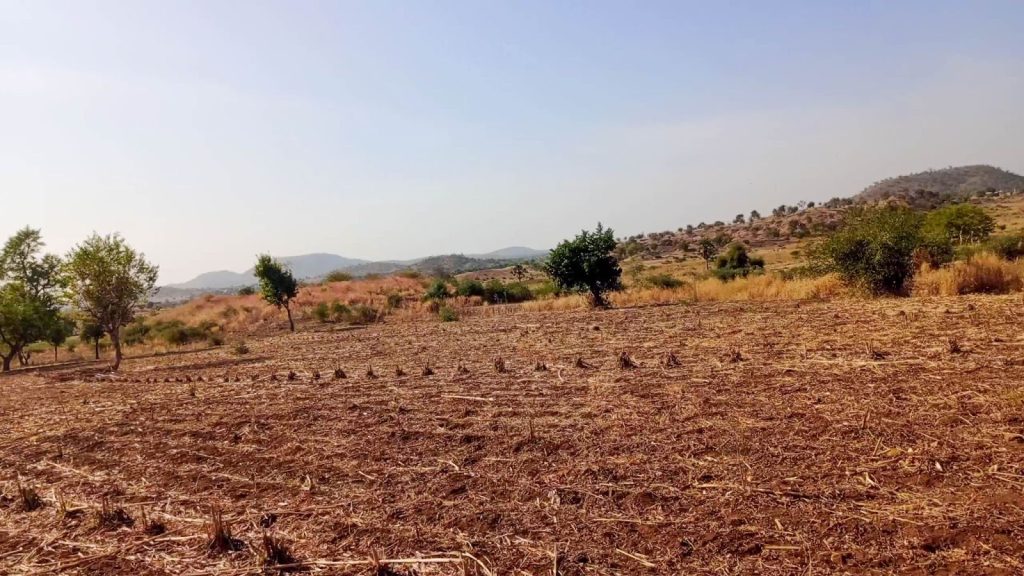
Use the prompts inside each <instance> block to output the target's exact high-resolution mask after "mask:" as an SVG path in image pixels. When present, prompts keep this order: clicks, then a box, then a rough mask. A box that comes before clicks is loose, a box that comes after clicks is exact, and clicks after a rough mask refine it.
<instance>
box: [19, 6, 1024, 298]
mask: <svg viewBox="0 0 1024 576" xmlns="http://www.w3.org/2000/svg"><path fill="white" fill-rule="evenodd" d="M1022 29H1024V2H1020V1H1016V0H1014V1H1007V2H994V1H993V2H989V1H984V0H979V1H976V2H967V1H961V2H946V1H942V0H931V1H911V0H907V1H901V2H891V1H858V2H818V1H808V2H782V1H779V2H760V1H751V2H730V1H722V2H706V1H702V2H685V1H682V0H674V1H666V2H659V1H654V0H648V1H644V2H625V1H620V2H603V1H598V0H587V1H573V0H565V1H561V0H556V1H551V0H539V1H527V0H524V1H519V2H497V1H486V0H484V1H481V0H471V1H465V2H447V1H445V2H440V1H432V0H405V1H401V2H389V1H383V0H373V1H369V0H368V1H363V2H346V1H331V2H327V1H323V2H321V1H315V2H314V1H303V0H290V1H280V2H273V1H241V0H239V1H227V0H220V1H195V2H190V1H185V0H174V1H171V0H166V1H163V2H151V1H146V0H130V1H104V0H97V1H91V2H80V1H77V0H75V1H71V0H68V1H64V2H50V1H46V0H26V1H10V0H0V238H6V237H8V236H10V235H11V234H12V233H13V232H14V231H15V230H17V229H19V228H22V227H24V226H26V225H28V226H32V227H35V228H41V229H42V232H43V236H44V239H45V240H46V242H47V244H48V249H49V250H51V251H53V252H56V253H64V252H66V251H67V250H68V249H70V248H71V247H72V246H74V245H75V244H76V243H77V242H80V241H81V240H82V239H83V238H85V237H86V236H88V235H89V234H91V233H92V232H97V233H100V234H107V233H112V232H119V233H120V234H122V235H123V236H124V237H125V238H126V239H127V240H128V242H129V243H130V244H132V245H133V246H134V247H136V248H138V249H139V250H141V251H143V252H144V253H145V254H146V256H147V258H148V259H149V260H151V261H153V262H154V263H156V264H157V265H159V266H160V271H161V273H160V281H161V283H170V282H181V281H185V280H188V279H189V278H191V277H193V276H195V275H197V274H199V273H201V272H205V271H209V270H221V269H229V270H236V271H242V270H244V269H246V268H248V267H250V266H251V265H252V263H253V262H254V261H255V255H256V254H257V253H260V252H270V253H272V254H275V255H278V256H289V255H296V254H304V253H311V252H331V253H336V254H341V255H343V256H347V257H355V258H365V259H371V260H377V259H405V258H414V257H420V256H428V255H432V254H447V253H475V252H486V251H489V250H493V249H497V248H501V247H505V246H510V245H525V246H531V247H534V248H550V247H552V246H554V245H555V244H556V243H557V242H558V241H559V240H561V239H564V238H566V237H571V236H572V235H573V234H574V233H576V232H578V231H579V230H580V229H583V228H592V227H593V226H594V225H595V224H596V223H597V222H598V221H601V222H603V223H604V224H605V225H607V226H610V227H612V228H613V229H615V231H616V234H617V235H620V236H626V235H631V234H636V233H640V232H654V231H661V230H669V229H675V228H678V227H680V226H685V225H686V224H696V223H698V222H701V221H708V222H711V221H714V220H731V219H732V217H733V216H735V215H736V214H737V213H749V212H750V210H752V209H758V210H760V211H762V212H764V211H765V210H768V209H770V208H772V207H774V206H777V205H779V204H782V203H796V202H797V201H799V200H827V199H828V198H831V197H834V196H849V195H852V194H855V193H857V192H858V191H860V190H861V189H863V188H864V187H865V186H867V185H869V184H871V183H872V182H874V181H877V180H879V179H882V178H885V177H888V176H894V175H898V174H904V173H908V172H916V171H920V170H924V169H928V168H943V167H946V166H952V165H963V164H978V163H985V164H992V165H996V166H999V167H1002V168H1005V169H1008V170H1011V171H1014V172H1017V173H1024V106H1022V103H1024V34H1022V33H1021V30H1022Z"/></svg>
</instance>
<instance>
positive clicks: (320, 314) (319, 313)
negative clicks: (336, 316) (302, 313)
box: [313, 302, 331, 322]
mask: <svg viewBox="0 0 1024 576" xmlns="http://www.w3.org/2000/svg"><path fill="white" fill-rule="evenodd" d="M313 317H314V318H316V319H317V320H319V321H320V322H327V321H328V320H330V319H331V309H330V307H328V306H327V302H321V303H319V304H317V305H316V306H315V307H313Z"/></svg>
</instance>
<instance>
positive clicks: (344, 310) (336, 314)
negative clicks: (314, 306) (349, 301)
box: [331, 300, 352, 322]
mask: <svg viewBox="0 0 1024 576" xmlns="http://www.w3.org/2000/svg"><path fill="white" fill-rule="evenodd" d="M351 313H352V310H351V309H350V308H349V307H348V306H346V305H344V304H342V303H341V302H338V301H337V300H335V301H334V302H331V318H332V319H333V320H334V321H335V322H342V321H344V320H346V319H348V316H349V314H351Z"/></svg>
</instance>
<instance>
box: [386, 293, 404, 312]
mask: <svg viewBox="0 0 1024 576" xmlns="http://www.w3.org/2000/svg"><path fill="white" fill-rule="evenodd" d="M402 302H403V298H402V295H401V294H398V293H397V292H392V293H390V294H388V299H387V305H388V310H394V309H395V308H401V307H402Z"/></svg>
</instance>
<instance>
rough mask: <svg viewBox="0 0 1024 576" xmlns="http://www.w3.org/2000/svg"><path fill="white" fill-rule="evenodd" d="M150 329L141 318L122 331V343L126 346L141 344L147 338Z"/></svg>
mask: <svg viewBox="0 0 1024 576" xmlns="http://www.w3.org/2000/svg"><path fill="white" fill-rule="evenodd" d="M150 330H151V327H150V326H149V325H148V324H146V322H145V321H144V320H142V319H141V318H140V319H138V320H136V321H134V322H132V323H131V324H129V325H128V326H127V327H125V329H124V343H125V345H127V346H135V345H136V344H142V343H143V342H145V341H146V339H147V338H149V332H150Z"/></svg>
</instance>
